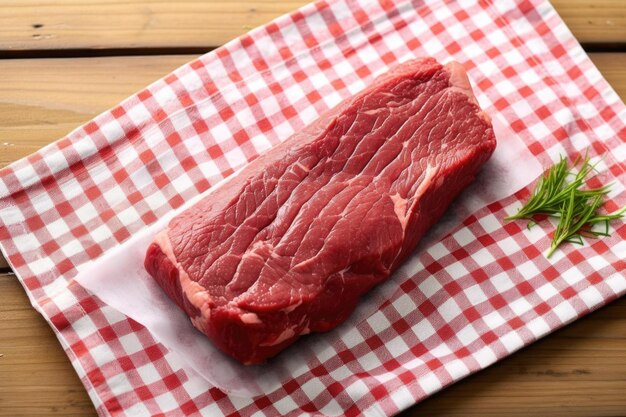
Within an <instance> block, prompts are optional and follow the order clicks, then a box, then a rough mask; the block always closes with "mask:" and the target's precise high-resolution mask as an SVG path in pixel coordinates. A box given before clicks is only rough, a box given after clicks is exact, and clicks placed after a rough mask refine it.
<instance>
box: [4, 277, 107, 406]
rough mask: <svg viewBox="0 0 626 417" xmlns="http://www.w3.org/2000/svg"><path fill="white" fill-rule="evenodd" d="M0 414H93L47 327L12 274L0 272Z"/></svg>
mask: <svg viewBox="0 0 626 417" xmlns="http://www.w3.org/2000/svg"><path fill="white" fill-rule="evenodd" d="M0 354H2V356H1V357H0V375H2V377H1V378H0V416H1V417H22V416H23V417H29V416H42V417H44V416H68V417H70V416H75V417H83V416H84V417H88V416H96V415H97V414H96V411H95V409H94V406H93V404H92V403H91V400H90V399H89V396H88V395H87V392H86V391H85V388H83V386H82V383H81V382H80V379H79V378H78V376H77V375H76V372H75V371H74V368H72V365H71V364H70V361H69V360H68V358H67V356H66V355H65V352H64V351H63V349H62V348H61V345H60V344H59V342H58V341H57V339H56V337H55V336H54V333H53V332H52V330H51V329H50V328H49V327H48V324H47V323H46V322H45V320H44V319H43V317H41V316H40V315H39V314H38V313H37V312H36V311H35V310H34V309H33V308H32V307H31V305H30V302H29V301H28V297H27V296H26V293H25V292H24V290H23V289H22V287H21V285H20V284H19V282H18V280H17V278H16V277H15V275H11V274H4V275H2V274H0Z"/></svg>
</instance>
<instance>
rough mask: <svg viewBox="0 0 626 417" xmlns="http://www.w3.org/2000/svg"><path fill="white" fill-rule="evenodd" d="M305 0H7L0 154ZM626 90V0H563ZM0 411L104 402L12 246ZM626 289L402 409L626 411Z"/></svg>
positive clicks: (72, 123) (2, 313) (14, 416)
mask: <svg viewBox="0 0 626 417" xmlns="http://www.w3.org/2000/svg"><path fill="white" fill-rule="evenodd" d="M306 1H307V0H281V1H271V0H246V1H229V0H185V1H178V2H174V1H170V2H163V1H148V0H127V1H124V2H122V1H112V0H110V1H106V2H103V1H100V0H57V1H56V2H50V1H44V0H21V1H14V2H11V1H7V0H0V166H5V165H7V164H9V163H10V162H12V161H15V160H17V159H18V158H21V157H23V156H26V155H28V154H30V153H32V152H34V151H36V150H37V149H38V148H40V147H41V146H43V145H45V144H47V143H50V142H52V141H54V140H55V139H57V138H59V137H61V136H63V135H64V134H66V133H67V132H69V131H70V130H71V129H73V128H74V127H76V126H78V125H80V124H82V123H83V122H85V121H87V120H89V119H91V118H92V117H93V116H95V115H96V114H98V113H100V112H101V111H103V110H105V109H107V108H109V107H111V106H112V105H114V104H116V103H117V102H118V101H120V100H121V99H123V98H125V97H126V96H128V95H130V94H132V93H133V92H135V91H137V90H138V89H140V88H141V87H143V86H145V85H147V84H148V83H150V82H152V81H154V80H156V79H158V78H160V77H161V76H163V75H165V74H166V73H168V72H169V71H171V70H173V69H174V68H176V67H178V66H179V65H181V64H184V63H185V62H187V61H189V60H191V59H192V58H194V57H195V56H197V55H199V54H201V53H204V52H207V51H210V50H211V49H213V48H215V47H217V46H219V45H221V44H222V43H224V42H225V41H227V40H229V39H231V38H233V37H235V36H237V35H239V34H241V33H243V32H245V31H247V30H249V29H251V28H252V27H254V26H257V25H260V24H263V23H264V22H266V21H268V20H270V19H272V18H273V17H275V16H278V15H280V14H283V13H285V12H288V11H290V10H292V9H294V8H296V7H298V6H300V5H301V4H303V3H305V2H306ZM553 4H554V5H555V7H556V8H557V10H558V11H559V13H560V14H561V16H562V17H563V19H564V20H565V21H566V23H567V24H568V25H569V27H570V28H571V30H572V31H573V32H574V35H575V36H576V37H577V38H578V39H579V40H580V42H581V43H582V44H583V46H584V47H585V48H586V49H587V51H588V52H589V53H590V56H591V58H592V59H593V61H594V62H595V63H596V65H597V66H598V67H599V68H600V71H601V72H602V73H603V74H604V76H605V77H606V78H607V79H608V80H609V82H610V83H611V84H612V85H613V86H614V88H615V89H616V90H617V92H618V93H619V94H620V95H621V97H622V98H626V0H554V1H553ZM0 354H1V355H3V356H2V357H0V416H6V417H9V416H10V417H18V416H64V417H69V416H81V417H87V416H94V415H96V413H95V411H94V408H93V406H92V405H91V401H90V400H89V398H88V397H87V394H86V393H85V390H84V388H83V386H82V384H81V383H80V381H79V379H78V377H77V376H76V375H75V373H74V370H73V369H72V366H71V365H70V362H69V360H68V359H67V357H66V356H65V354H64V353H63V351H62V349H61V347H60V345H59V344H58V342H57V340H56V338H55V337H54V335H53V333H52V331H51V330H50V328H49V327H48V326H47V324H46V323H45V321H44V320H43V318H41V317H40V316H39V315H38V314H37V313H36V312H35V310H33V309H32V307H31V306H30V304H29V302H28V299H27V297H26V295H25V293H24V291H23V289H22V287H21V286H20V285H19V283H18V282H17V280H16V278H15V276H14V275H12V273H11V270H10V269H9V267H8V265H7V264H6V261H5V260H4V259H2V258H1V256H0ZM625 394H626V299H622V300H619V301H617V302H614V303H613V304H611V305H610V306H608V307H605V308H603V309H601V310H600V311H598V312H595V313H593V314H591V315H590V316H588V317H586V318H584V319H582V320H579V321H578V322H576V323H574V324H572V325H570V326H568V327H567V328H565V329H563V330H561V331H559V332H557V333H555V334H552V335H550V336H549V337H547V338H546V339H544V340H542V341H539V342H537V343H535V344H534V345H532V346H530V347H528V348H526V349H523V350H522V351H521V352H518V353H516V354H514V355H512V356H511V357H509V358H508V359H505V360H503V361H501V362H499V363H498V364H496V365H494V366H492V367H491V368H489V369H487V370H485V371H483V372H480V373H479V374H477V375H474V376H472V377H469V378H467V379H466V380H465V381H462V382H460V383H458V384H456V385H454V386H452V387H451V388H448V389H446V390H444V391H443V392H441V393H439V394H437V395H435V396H433V397H432V398H430V399H428V400H426V401H425V402H423V403H422V404H419V405H417V406H415V407H412V408H411V409H409V410H407V411H406V412H405V413H403V415H404V416H418V415H428V416H488V415H494V416H502V415H508V416H528V415H531V414H533V415H537V416H543V415H546V416H568V417H572V416H616V415H626V395H625Z"/></svg>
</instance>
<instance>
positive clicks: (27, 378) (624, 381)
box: [0, 274, 626, 417]
mask: <svg viewBox="0 0 626 417" xmlns="http://www.w3.org/2000/svg"><path fill="white" fill-rule="evenodd" d="M0 340H1V341H2V342H0V354H3V356H2V357H0V375H2V378H0V417H10V416H11V417H19V416H32V415H37V416H42V417H46V416H95V415H96V413H95V411H94V409H93V406H92V405H91V402H90V400H89V397H88V396H87V394H86V392H85V390H84V388H83V387H82V385H81V383H80V381H79V379H78V377H77V376H76V375H75V373H74V370H73V368H72V367H71V364H70V362H69V360H68V359H67V357H66V356H65V354H64V352H63V350H62V349H61V347H60V345H59V343H58V342H57V340H56V338H55V336H54V335H53V333H52V330H51V329H50V328H49V327H48V325H47V324H46V322H45V321H44V320H43V319H42V318H41V316H39V314H38V313H36V312H35V310H34V309H33V308H32V307H31V306H30V304H29V302H28V298H27V297H26V294H25V293H24V290H23V289H22V288H21V286H20V284H19V283H18V281H17V279H16V278H15V276H14V275H10V274H5V275H0ZM50 381H52V382H50ZM624 392H626V298H624V299H621V300H618V301H616V302H614V303H613V304H611V305H609V306H607V307H605V308H603V309H601V310H600V311H597V312H595V313H593V314H591V315H589V316H588V317H586V318H584V319H582V320H579V321H578V322H576V323H574V324H572V325H570V326H568V327H566V328H565V329H563V330H561V331H559V332H557V333H555V334H553V335H551V336H550V337H548V338H546V339H543V340H541V341H539V342H537V343H535V344H534V345H531V346H530V347H528V348H526V349H523V350H522V351H521V352H518V353H516V354H514V355H512V356H511V357H509V358H507V359H505V360H503V361H501V362H499V363H497V364H495V365H494V366H492V367H490V368H489V369H487V370H485V371H482V372H480V373H478V374H476V375H474V376H471V377H469V378H467V379H466V380H464V381H461V382H459V383H457V384H455V385H454V386H452V387H450V388H448V389H446V390H444V391H442V392H440V393H439V394H436V395H435V396H433V397H432V398H430V399H428V400H426V401H424V402H423V403H422V404H418V405H417V406H414V407H412V408H410V409H409V410H407V411H405V412H404V413H402V416H403V417H411V416H415V417H417V416H421V415H428V416H450V417H452V416H459V417H465V416H466V417H473V416H476V417H478V416H501V415H507V416H509V415H510V416H520V417H522V416H528V415H531V414H533V413H534V414H537V415H550V416H557V417H558V416H563V417H577V416H589V415H593V416H598V417H599V416H615V415H621V413H623V411H624V410H626V397H624V395H623V393H624Z"/></svg>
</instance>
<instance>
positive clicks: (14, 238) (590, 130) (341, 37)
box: [0, 0, 626, 416]
mask: <svg viewBox="0 0 626 417" xmlns="http://www.w3.org/2000/svg"><path fill="white" fill-rule="evenodd" d="M422 55H431V56H435V57H437V58H439V59H440V60H444V61H445V60H447V59H449V57H453V58H454V59H456V60H457V61H460V62H463V63H464V64H465V66H466V68H468V69H469V73H470V77H471V78H472V80H473V82H474V84H475V91H476V94H477V97H478V99H479V101H480V102H481V104H482V105H483V107H484V108H485V110H486V111H487V112H488V113H489V114H491V115H492V116H493V117H494V121H495V120H501V121H503V124H504V125H506V126H507V127H508V128H509V129H510V133H511V134H510V135H504V136H506V137H499V138H498V139H499V146H504V147H506V146H507V141H508V140H509V139H508V138H509V137H512V136H517V137H521V138H522V139H523V141H524V143H525V144H526V145H527V147H528V149H529V151H530V154H532V157H533V158H536V159H537V160H538V161H539V162H540V163H542V164H543V165H544V166H546V165H547V164H549V163H550V162H551V160H553V159H554V158H555V157H556V156H557V155H558V154H560V153H567V154H569V155H574V154H576V153H578V152H580V151H581V150H584V149H587V148H589V149H591V150H592V153H594V154H602V155H604V164H603V165H602V168H603V175H605V177H606V178H607V179H608V180H612V181H614V182H615V192H614V193H613V194H612V195H611V201H609V203H608V209H609V210H613V209H616V208H617V207H618V205H619V206H621V205H623V204H624V202H625V198H626V195H625V192H624V184H625V182H626V176H625V174H624V164H623V163H622V162H619V161H624V160H626V129H625V128H624V119H625V117H626V110H625V108H624V105H623V104H622V102H621V101H620V100H619V98H618V97H617V95H616V94H615V92H614V91H613V90H612V89H611V88H610V87H609V85H608V84H607V83H606V81H605V80H604V79H603V78H602V77H601V75H600V74H599V72H598V71H597V69H596V68H595V67H594V66H593V64H592V63H591V62H590V60H589V59H588V57H587V56H586V55H585V54H584V52H583V50H582V49H581V48H580V46H579V45H578V43H577V42H576V40H575V39H574V37H573V36H572V35H571V33H570V32H569V31H568V29H567V28H566V27H565V25H564V24H563V22H562V21H561V19H560V18H559V16H558V15H557V14H556V12H555V11H554V9H553V8H552V7H551V6H550V4H549V3H547V2H545V1H539V0H536V1H535V0H532V1H497V2H496V1H487V0H480V1H472V0H468V1H463V2H456V1H450V2H448V1H439V0H415V1H403V0H398V1H395V2H394V1H389V0H378V1H374V0H338V1H329V2H326V1H322V2H318V3H315V4H310V5H308V6H305V7H303V8H302V9H300V10H298V11H296V12H294V13H292V14H289V15H287V16H283V17H281V18H279V19H277V20H276V21H274V22H272V23H270V24H268V25H266V26H264V27H261V28H259V29H256V30H254V31H253V32H251V33H250V34H248V35H245V36H243V37H241V38H239V39H237V40H235V41H233V42H230V43H229V44H227V45H226V46H224V47H222V48H219V49H217V50H215V51H213V52H211V53H209V54H206V55H204V56H202V57H201V58H199V59H197V60H195V61H193V62H191V63H189V64H187V65H185V66H183V67H181V68H180V69H178V70H176V71H175V72H173V73H172V74H170V75H168V76H166V77H165V78H163V79H161V80H159V81H157V82H156V83H154V84H153V85H151V86H150V87H148V88H147V89H145V90H143V91H141V92H139V93H138V94H136V95H134V96H132V97H130V98H129V99H127V100H126V101H124V102H123V103H121V104H120V105H118V106H117V107H115V108H113V109H111V110H110V111H107V112H105V113H104V114H102V115H100V116H98V117H97V118H95V119H94V120H93V121H91V122H89V123H87V124H86V125H84V126H82V127H80V128H79V129H77V130H75V131H74V132H72V133H70V134H69V135H68V136H66V137H64V138H62V139H61V140H59V141H58V142H56V143H54V144H52V145H50V146H48V147H46V148H44V149H42V150H41V151H39V152H37V153H35V154H33V155H31V156H29V157H28V158H25V159H22V160H20V161H18V162H16V163H14V164H12V165H11V166H9V167H8V168H6V169H4V170H2V171H0V219H1V222H0V244H1V248H2V251H3V252H4V254H5V255H6V257H7V258H8V259H9V261H10V263H11V265H12V266H13V268H14V270H15V272H16V274H17V275H18V277H19V279H20V281H21V282H22V284H23V285H24V287H25V288H26V290H27V292H28V294H29V296H30V299H31V301H32V303H33V305H34V306H35V308H36V309H37V310H38V311H39V312H41V314H42V315H43V316H44V317H45V318H46V319H47V320H48V321H49V323H50V325H51V326H52V328H53V329H54V331H55V332H56V334H57V336H58V337H59V340H60V341H61V343H62V344H63V347H64V348H65V350H66V352H67V354H68V356H69V357H70V359H71V361H72V364H73V365H74V367H75V368H76V370H77V372H78V374H79V375H80V378H81V380H82V381H83V383H84V384H85V386H86V387H87V391H88V392H89V395H90V396H91V398H92V399H93V401H94V403H95V405H96V407H97V409H98V412H99V414H100V415H102V416H109V415H111V416H139V415H142V416H143V415H168V416H170V415H171V416H178V415H199V414H202V415H217V414H220V413H224V414H234V415H244V416H248V415H252V414H253V413H255V412H256V414H255V415H268V416H273V415H284V414H290V413H294V414H302V413H311V414H317V413H320V414H324V415H339V414H346V415H360V414H365V415H376V416H378V415H390V414H394V413H396V412H398V411H399V410H402V409H404V408H406V407H408V406H410V405H411V404H413V403H415V402H417V401H420V400H422V399H424V398H425V397H426V396H428V395H429V394H431V393H433V392H435V391H437V390H439V389H441V388H442V387H443V386H445V385H448V384H450V383H452V382H454V381H456V380H458V379H460V378H462V377H464V376H466V375H468V374H469V373H472V372H475V371H477V370H479V369H482V368H484V367H486V366H488V365H489V364H491V363H493V362H494V361H496V360H498V359H499V358H502V357H504V356H506V355H508V354H509V353H511V352H513V351H515V350H517V349H519V348H520V347H522V346H524V345H526V344H528V343H531V342H532V341H533V340H536V339H537V338H539V337H541V336H543V335H545V334H547V333H549V332H551V331H553V330H554V329H557V328H559V327H561V326H563V325H564V324H565V323H568V322H570V321H572V320H575V319H576V318H578V317H580V316H582V315H584V314H586V313H587V312H589V311H591V310H593V309H595V308H597V307H598V306H600V305H603V304H604V303H606V302H608V301H610V300H612V299H615V298H616V297H619V296H620V295H622V294H624V292H625V291H626V277H625V275H626V274H625V270H626V262H625V261H624V259H626V242H625V241H624V239H625V238H626V226H625V225H624V224H623V223H617V224H615V226H614V227H615V229H616V230H614V231H613V234H612V236H611V237H609V238H606V239H602V240H598V241H594V242H593V243H592V244H588V245H587V246H584V247H575V246H572V245H569V246H567V247H565V248H564V249H563V251H558V253H557V254H555V256H554V257H553V258H551V259H550V260H547V259H546V258H545V257H544V256H543V254H542V251H543V250H544V249H545V248H547V247H548V245H549V237H548V236H547V232H548V230H549V229H548V228H546V229H541V228H540V227H535V228H534V229H533V230H531V231H528V230H526V229H525V227H524V226H523V224H520V223H518V222H510V223H504V222H503V221H502V218H503V217H504V216H505V215H507V214H509V213H513V212H515V211H516V210H517V208H518V207H519V206H520V201H522V200H523V198H524V197H525V196H527V194H528V192H529V190H528V188H525V189H523V190H521V191H519V192H518V193H516V194H515V195H513V196H511V197H508V198H506V199H504V200H500V201H498V202H496V203H493V204H490V205H488V206H486V207H484V208H482V209H480V210H479V211H478V212H476V213H474V214H473V215H471V216H470V217H468V218H467V219H466V220H465V221H464V222H463V224H462V225H459V226H458V227H457V228H456V229H455V230H454V231H453V232H452V233H450V234H449V235H447V236H446V237H444V238H443V239H442V240H441V241H440V242H438V243H437V244H435V245H434V246H431V247H430V248H427V249H426V250H424V251H422V252H420V253H419V254H418V256H417V257H416V258H415V259H416V260H415V262H413V263H411V264H410V265H408V266H407V267H406V268H404V270H405V272H406V273H405V274H404V275H403V276H402V277H401V278H397V279H398V286H397V291H395V292H393V293H392V294H390V295H389V296H388V297H386V298H385V299H384V300H382V301H381V302H380V304H379V305H378V306H377V311H376V312H375V313H374V314H372V315H371V316H370V317H367V318H364V319H363V320H362V321H361V322H360V323H359V324H358V325H357V326H356V327H355V328H354V330H351V331H348V332H346V333H345V334H346V336H345V337H342V338H340V339H339V340H335V341H333V342H332V343H330V344H329V347H328V349H324V350H320V351H319V352H316V355H315V359H314V360H312V361H311V362H309V363H306V364H301V366H299V367H298V368H297V369H293V370H292V371H293V374H292V376H291V377H290V378H289V379H286V380H285V381H284V382H283V383H282V386H280V387H279V388H278V389H276V390H275V391H273V392H268V393H266V395H263V396H260V397H257V398H239V397H235V396H232V395H227V394H225V393H224V392H222V391H220V390H219V389H217V388H215V387H211V386H210V385H208V383H207V382H205V381H204V380H203V379H202V378H200V377H198V376H197V375H196V374H195V373H193V371H189V370H187V369H185V368H184V366H183V364H182V363H181V360H180V358H179V357H178V356H177V355H176V353H175V352H170V351H168V350H167V349H166V348H164V347H163V346H162V345H160V344H158V343H157V342H156V341H155V340H154V338H153V337H152V336H151V334H150V333H149V332H148V331H147V330H146V329H145V328H143V327H142V326H140V325H139V324H137V323H136V322H134V321H132V320H130V319H128V318H126V317H125V316H123V315H122V314H121V313H119V312H117V311H115V310H114V309H112V308H111V307H109V306H107V305H104V304H103V303H102V302H101V301H99V300H98V299H97V298H95V297H94V296H92V295H90V294H89V293H87V292H86V291H85V290H84V289H82V287H80V286H79V285H77V284H76V282H75V281H73V279H72V278H73V277H74V276H75V275H76V274H77V270H78V269H79V268H80V267H81V266H84V265H86V264H87V263H89V262H90V261H92V260H93V259H95V258H97V257H98V256H100V255H101V254H102V253H104V252H105V251H107V250H109V249H110V248H112V247H114V246H115V245H117V244H118V243H119V242H122V241H124V240H125V239H127V238H128V237H129V236H130V235H131V234H133V232H135V231H137V230H139V229H141V228H144V227H146V225H148V224H151V223H153V222H154V221H155V219H157V218H159V217H160V216H162V215H163V214H164V213H167V212H168V211H170V210H172V209H173V208H175V207H178V206H180V205H181V204H182V203H183V202H184V201H186V200H188V199H189V198H191V197H193V196H195V195H197V194H198V193H200V192H202V191H205V190H207V189H208V188H209V187H210V186H211V185H212V184H214V183H216V182H218V181H219V180H220V179H222V178H223V177H225V176H228V175H230V174H232V173H233V172H234V170H235V169H236V168H237V167H239V166H241V164H243V163H245V162H246V161H249V160H251V159H253V158H254V157H256V156H257V155H258V154H259V153H260V152H263V151H264V150H266V149H268V148H270V147H271V146H273V145H275V144H277V143H279V142H280V141H281V140H283V139H285V138H287V137H288V136H289V135H290V133H292V132H293V131H294V130H297V129H299V128H301V127H302V126H304V125H305V124H306V123H308V122H310V121H311V120H313V119H315V118H316V117H317V116H318V115H319V114H320V113H322V112H323V111H324V110H326V109H328V108H329V107H332V106H333V105H335V104H336V103H337V102H339V101H340V100H341V99H342V98H346V97H349V96H350V95H352V94H353V93H355V92H356V91H358V90H359V89H361V88H363V87H364V86H365V85H366V84H367V83H368V82H370V81H371V80H372V77H373V76H374V74H377V73H380V72H381V71H382V70H384V69H385V68H387V67H388V66H391V65H393V64H394V63H396V62H397V61H399V60H406V59H408V58H410V57H413V56H422ZM511 191H514V190H511ZM161 413H162V414H161Z"/></svg>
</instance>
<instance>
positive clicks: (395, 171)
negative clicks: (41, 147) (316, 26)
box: [145, 58, 496, 364]
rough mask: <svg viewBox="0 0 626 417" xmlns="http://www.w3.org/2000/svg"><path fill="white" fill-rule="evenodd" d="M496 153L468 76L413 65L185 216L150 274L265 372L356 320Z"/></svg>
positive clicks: (448, 68)
mask: <svg viewBox="0 0 626 417" xmlns="http://www.w3.org/2000/svg"><path fill="white" fill-rule="evenodd" d="M495 146H496V141H495V137H494V134H493V129H492V126H491V122H490V119H489V117H488V116H487V115H486V114H484V113H483V112H482V111H481V110H480V108H479V107H478V105H477V102H476V100H475V98H474V95H473V94H472V92H471V87H470V84H469V81H468V79H467V75H466V73H465V71H464V69H463V67H462V66H461V65H460V64H458V63H456V62H452V63H450V64H447V65H445V66H444V65H440V64H439V63H438V62H437V61H435V60H434V59H432V58H424V59H418V60H413V61H410V62H406V63H403V64H400V65H398V66H396V67H395V68H393V69H392V70H391V71H389V72H388V73H386V74H384V75H383V76H381V77H379V78H378V79H376V80H375V82H373V83H372V84H371V85H370V86H368V87H367V88H366V89H365V90H363V91H362V92H361V93H359V94H357V95H356V96H354V97H352V98H350V99H348V100H346V101H344V102H343V103H341V104H340V105H339V106H337V107H336V108H334V109H333V110H330V111H329V112H328V113H326V114H324V115H322V116H321V117H320V118H319V119H318V120H317V121H316V122H314V123H313V124H311V125H309V126H308V127H307V128H305V129H303V130H302V131H300V132H298V133H296V134H294V135H293V136H292V137H291V138H289V139H288V140H286V141H285V142H284V143H282V144H280V145H278V146H276V147H274V148H273V149H271V150H270V151H268V152H267V153H266V154H264V155H262V156H261V157H259V158H257V159H256V160H255V161H253V162H252V163H250V164H249V165H248V166H247V167H245V168H244V169H243V170H242V171H240V173H239V174H238V175H236V176H235V177H234V178H232V179H231V180H229V181H228V182H226V183H225V184H224V185H223V186H221V187H219V188H218V189H216V190H214V191H212V192H209V193H208V194H207V195H206V197H204V198H203V199H202V200H200V201H199V202H198V203H197V204H195V205H194V206H192V207H191V208H189V209H187V210H186V211H185V212H183V213H182V214H180V215H178V216H177V217H175V218H174V219H173V220H172V221H171V222H170V223H169V225H168V227H167V228H166V229H165V230H163V231H162V232H160V233H159V234H158V235H157V236H156V237H155V239H154V241H153V243H152V244H151V245H150V247H149V248H148V251H147V254H146V258H145V267H146V269H147V271H148V272H149V274H150V275H151V276H152V277H154V279H155V280H156V281H157V282H158V284H159V285H160V286H161V287H162V288H163V290H164V291H165V292H166V293H167V294H168V295H169V297H170V298H172V299H173V300H174V301H175V302H176V303H177V304H178V306H179V307H180V308H181V309H183V310H184V311H185V312H186V313H187V314H188V315H189V316H190V318H191V321H192V322H193V325H194V326H195V327H196V328H197V329H199V330H200V331H201V332H203V333H205V334H206V335H207V336H208V337H209V338H210V339H211V340H212V341H213V343H215V345H216V346H217V347H219V348H220V349H221V350H222V351H224V352H225V353H227V354H228V355H230V356H232V357H234V358H236V359H237V360H239V361H241V362H243V363H245V364H254V363H261V362H263V361H265V360H266V359H267V358H269V357H271V356H273V355H275V354H277V353H278V352H280V351H281V350H283V349H284V348H285V347H287V346H289V345H290V344H292V343H293V342H294V341H295V340H296V339H297V338H298V337H299V336H301V335H304V334H307V333H310V332H324V331H328V330H330V329H332V328H334V327H336V326H337V325H339V324H340V323H341V322H343V321H344V320H346V318H347V317H348V316H349V315H350V313H351V312H352V311H353V310H354V308H355V306H356V304H357V302H358V300H359V298H360V297H361V296H362V295H363V294H364V293H365V292H366V291H368V290H369V289H371V288H372V287H373V286H375V285H376V284H378V283H380V282H381V281H384V280H385V279H386V278H388V277H389V275H390V274H391V273H392V272H393V271H394V270H395V269H396V268H397V267H398V266H399V265H400V264H401V263H402V261H403V260H404V259H405V258H406V257H407V255H409V254H410V253H411V251H412V250H413V249H414V248H415V246H416V245H417V243H418V241H419V239H420V238H421V237H422V235H423V234H424V233H425V232H426V231H427V229H428V228H429V227H430V226H431V225H432V224H433V223H435V222H436V221H437V219H439V217H440V216H441V215H442V214H443V212H444V211H445V209H446V208H447V207H448V205H449V204H450V202H451V201H452V200H453V199H454V198H455V197H456V196H457V195H458V194H459V193H460V192H461V191H462V190H463V189H464V188H465V187H466V186H467V185H468V184H469V183H470V182H471V181H472V180H473V179H474V176H475V175H476V173H477V172H478V170H479V169H480V167H481V165H482V164H483V163H484V162H485V161H486V160H487V159H488V158H489V157H490V156H491V154H492V153H493V150H494V148H495Z"/></svg>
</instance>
